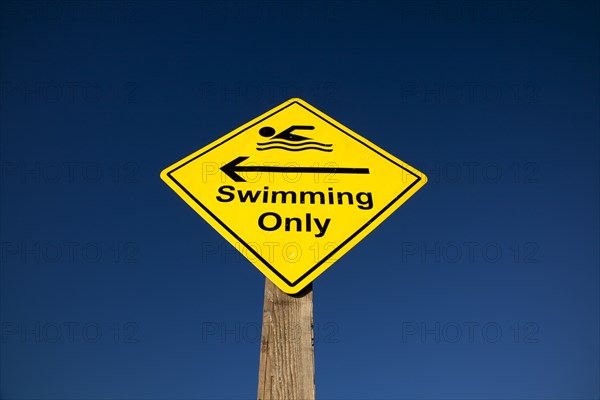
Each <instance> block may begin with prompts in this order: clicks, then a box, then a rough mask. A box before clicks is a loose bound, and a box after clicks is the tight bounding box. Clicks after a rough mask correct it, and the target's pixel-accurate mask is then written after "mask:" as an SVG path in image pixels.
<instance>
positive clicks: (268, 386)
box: [258, 279, 315, 400]
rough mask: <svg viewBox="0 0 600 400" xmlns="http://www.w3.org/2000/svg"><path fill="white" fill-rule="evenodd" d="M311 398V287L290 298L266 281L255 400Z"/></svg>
mask: <svg viewBox="0 0 600 400" xmlns="http://www.w3.org/2000/svg"><path fill="white" fill-rule="evenodd" d="M314 398H315V353H314V337H313V295H312V285H309V286H308V287H307V288H305V289H303V290H302V291H301V292H300V293H299V294H297V295H292V296H291V295H288V294H285V293H284V292H282V291H281V290H280V289H279V288H277V286H275V285H274V284H273V283H272V282H271V281H270V280H269V279H266V280H265V303H264V311H263V325H262V339H261V348H260V367H259V377H258V399H259V400H280V399H282V400H283V399H285V400H288V399H289V400H312V399H314Z"/></svg>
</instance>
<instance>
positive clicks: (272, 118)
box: [161, 99, 427, 294]
mask: <svg viewBox="0 0 600 400" xmlns="http://www.w3.org/2000/svg"><path fill="white" fill-rule="evenodd" d="M161 178H162V179H163V180H164V181H165V182H166V183H167V184H168V185H169V186H170V187H171V188H172V189H173V190H175V192H176V193H177V194H178V195H179V196H181V197H182V198H183V199H184V200H185V201H186V203H188V204H189V205H190V206H191V207H192V208H193V209H194V210H196V212H198V214H200V215H201V216H202V217H203V218H204V219H205V220H206V221H207V222H208V223H209V224H210V225H211V226H212V227H213V228H215V229H216V230H217V231H218V232H219V233H220V234H221V235H223V236H224V237H225V238H226V239H227V240H228V241H229V242H230V243H231V244H232V245H234V246H235V247H236V248H237V249H238V250H239V251H240V252H242V254H244V256H245V257H246V258H248V260H250V262H251V263H252V264H254V265H255V266H256V267H257V268H258V269H259V270H260V271H262V273H263V274H265V275H266V276H267V277H268V278H269V279H270V280H271V281H273V283H275V284H276V285H277V286H278V287H279V288H280V289H281V290H283V291H284V292H286V293H290V294H293V293H297V292H299V291H300V290H302V289H303V288H304V287H305V286H306V285H308V284H309V283H310V282H312V281H313V280H314V279H315V278H316V277H317V276H319V275H320V274H322V273H323V272H324V271H325V270H326V269H327V268H329V267H330V266H331V265H332V264H333V263H334V262H335V261H337V260H338V259H339V258H340V257H341V256H342V255H344V254H345V253H346V252H347V251H348V250H350V249H351V248H352V247H353V246H354V245H356V244H357V243H358V242H359V241H360V240H361V239H363V238H364V237H365V236H366V235H367V234H369V232H371V231H372V230H373V229H375V227H377V226H378V225H379V224H380V223H381V222H382V221H383V220H385V219H386V218H387V217H388V216H389V215H390V214H392V213H393V212H394V211H395V210H396V209H397V208H398V207H400V205H402V203H404V202H405V201H406V200H407V199H408V198H409V197H410V196H412V195H413V194H414V193H415V192H416V191H417V190H419V189H420V188H421V186H423V185H424V184H425V182H427V178H426V177H425V175H424V174H423V173H421V172H419V171H417V170H416V169H414V168H412V167H411V166H409V165H407V164H406V163H404V162H402V161H400V160H399V159H397V158H396V157H394V156H392V155H391V154H389V153H388V152H386V151H385V150H383V149H381V148H379V147H377V146H376V145H374V144H373V143H371V142H369V141H368V140H367V139H365V138H364V137H362V136H360V135H358V134H357V133H355V132H353V131H352V130H351V129H349V128H347V127H345V126H344V125H342V124H340V123H339V122H337V121H335V120H334V119H333V118H331V117H329V116H327V115H325V114H323V113H322V112H320V111H319V110H317V109H316V108H314V107H312V106H311V105H309V104H307V103H306V102H304V101H303V100H300V99H291V100H288V101H287V102H285V103H283V104H281V105H279V106H277V107H275V108H274V109H272V110H270V111H268V112H266V113H264V114H263V115H261V116H260V117H258V118H255V119H254V120H252V121H250V122H248V123H247V124H245V125H243V126H241V127H239V128H238V129H236V130H234V131H233V132H231V133H228V134H227V135H225V136H223V137H222V138H220V139H218V140H216V141H215V142H213V143H211V144H209V145H208V146H206V147H204V148H202V149H200V150H198V151H196V152H195V153H193V154H191V155H189V156H188V157H186V158H184V159H183V160H181V161H179V162H177V163H175V164H173V165H171V166H170V167H168V168H166V169H165V170H164V171H162V173H161Z"/></svg>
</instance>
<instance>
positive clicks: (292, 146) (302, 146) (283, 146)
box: [256, 140, 333, 152]
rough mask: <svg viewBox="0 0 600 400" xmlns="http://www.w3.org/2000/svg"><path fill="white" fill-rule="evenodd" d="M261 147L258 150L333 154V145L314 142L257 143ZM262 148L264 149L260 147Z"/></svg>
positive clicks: (280, 141) (282, 141) (276, 141)
mask: <svg viewBox="0 0 600 400" xmlns="http://www.w3.org/2000/svg"><path fill="white" fill-rule="evenodd" d="M257 145H258V146H259V147H257V148H256V150H260V151H263V150H274V149H280V150H286V151H304V150H319V151H325V152H331V151H333V149H331V148H330V147H331V146H332V145H331V144H325V143H319V142H314V141H308V142H302V143H294V142H289V141H286V140H272V141H270V142H264V143H257ZM260 146H262V147H260Z"/></svg>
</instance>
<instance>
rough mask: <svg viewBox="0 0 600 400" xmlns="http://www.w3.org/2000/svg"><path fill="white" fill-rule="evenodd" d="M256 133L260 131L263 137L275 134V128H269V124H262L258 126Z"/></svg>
mask: <svg viewBox="0 0 600 400" xmlns="http://www.w3.org/2000/svg"><path fill="white" fill-rule="evenodd" d="M258 133H260V136H263V137H271V136H273V135H274V134H275V129H273V128H271V127H270V126H264V127H262V128H260V130H259V131H258Z"/></svg>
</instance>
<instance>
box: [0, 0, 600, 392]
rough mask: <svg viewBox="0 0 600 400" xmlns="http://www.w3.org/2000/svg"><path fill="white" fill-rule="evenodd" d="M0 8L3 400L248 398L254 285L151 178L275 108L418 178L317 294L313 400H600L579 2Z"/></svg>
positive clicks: (583, 19)
mask: <svg viewBox="0 0 600 400" xmlns="http://www.w3.org/2000/svg"><path fill="white" fill-rule="evenodd" d="M0 12H1V14H0V81H1V86H0V89H1V90H0V160H1V164H0V167H1V169H0V182H1V185H0V194H1V197H0V205H1V207H0V217H1V218H0V239H1V240H0V242H1V243H0V262H1V269H0V272H1V276H0V289H1V296H0V299H1V304H0V312H1V315H0V320H1V323H2V325H1V326H0V333H1V338H0V349H1V353H0V393H1V396H2V398H6V399H31V398H35V399H66V398H73V399H92V398H94V399H113V398H120V399H134V398H135V399H174V398H178V399H204V398H210V399H213V398H253V397H255V396H256V388H257V375H258V357H259V346H260V330H259V328H260V324H261V318H262V301H263V289H264V277H263V275H262V274H260V273H259V272H258V271H257V270H256V269H255V268H254V267H253V266H252V265H251V264H250V263H249V262H247V261H246V260H245V259H244V258H243V257H241V256H240V255H239V254H238V253H237V252H236V250H235V249H233V247H231V246H230V245H229V244H228V243H227V242H226V241H225V240H224V239H222V238H221V237H220V236H219V235H218V234H217V233H216V232H215V231H214V230H213V229H212V228H211V227H210V226H209V225H208V224H207V223H206V222H204V221H203V220H202V219H201V218H200V217H198V216H197V215H196V214H195V212H194V211H193V210H191V209H190V208H189V207H188V206H187V205H186V204H185V203H184V202H183V201H181V199H179V198H178V197H177V196H176V195H175V194H174V193H173V192H172V191H171V190H170V189H169V188H168V187H167V186H166V185H165V184H164V183H163V182H162V181H161V180H160V178H159V172H160V171H161V170H162V169H163V168H165V167H167V166H168V165H170V164H172V163H173V162H175V161H177V160H179V159H181V158H183V157H184V156H186V155H188V154H190V153H192V152H193V151H195V150H197V149H199V148H201V147H202V146H204V145H206V144H208V143H210V142H212V141H213V140H215V139H217V138H219V137H220V136H222V135H224V134H225V133H228V132H230V131H231V130H233V129H235V128H236V127H238V126H240V125H242V124H243V123H245V122H247V121H249V120H251V119H252V118H255V117H256V116H258V115H260V114H262V113H263V112H265V111H267V110H269V109H270V108H272V107H274V106H276V105H278V104H280V103H282V102H283V101H285V100H288V99H289V98H292V97H300V98H302V99H304V100H306V101H307V102H309V103H310V104H312V105H313V106H315V107H317V108H318V109H320V110H322V111H323V112H325V113H326V114H328V115H330V116H332V117H333V118H335V119H336V120H338V121H340V122H342V123H343V124H345V125H346V126H348V127H350V128H351V129H353V130H354V131H356V132H358V133H359V134H361V135H363V136H365V137H367V138H368V139H369V140H371V141H372V142H374V143H376V144H377V145H379V146H380V147H382V148H384V149H386V150H387V151H389V152H390V153H392V154H394V155H395V156H397V157H399V158H400V159H402V160H403V161H406V162H407V163H409V164H410V165H412V166H414V167H415V168H417V169H419V170H421V171H423V172H425V173H426V174H427V175H428V177H429V182H428V184H427V185H426V186H425V187H424V188H423V189H421V190H420V191H419V192H418V193H417V194H416V195H415V196H413V197H412V198H411V199H410V200H409V201H408V202H407V203H406V204H405V205H403V206H402V207H401V208H400V209H399V210H398V211H396V213H394V214H393V215H392V216H391V217H390V218H389V219H387V220H386V221H385V222H384V223H383V224H382V225H381V226H380V227H378V228H377V229H376V230H375V231H374V232H372V233H371V234H370V235H369V236H368V237H367V238H366V239H364V240H363V241H362V242H361V243H359V244H358V245H357V246H356V247H355V248H354V249H352V250H351V251H350V252H349V253H348V254H347V255H346V256H344V258H342V259H341V260H340V261H338V262H337V263H336V264H335V265H334V266H333V267H331V268H330V269H329V270H328V271H327V272H325V273H324V274H323V275H322V276H320V277H319V278H318V279H317V280H316V281H315V283H314V314H315V328H316V331H315V338H316V344H315V352H316V353H315V360H316V388H317V397H318V398H331V399H346V398H354V399H363V398H382V399H415V398H417V399H595V398H598V396H599V395H600V393H599V382H598V376H599V375H600V370H599V365H600V359H599V340H598V339H599V333H600V330H599V315H600V313H599V311H600V310H599V294H600V292H599V285H600V278H599V273H598V272H599V271H598V266H599V259H598V243H599V229H598V228H599V213H598V204H599V203H600V199H599V192H598V188H599V185H598V182H599V168H598V167H599V147H600V146H599V126H598V124H599V121H600V119H599V109H600V107H599V89H600V87H599V85H600V81H599V73H598V71H599V67H600V65H599V51H600V47H599V38H600V25H599V17H600V7H599V5H598V3H597V2H584V1H579V2H553V1H549V2H500V1H498V2H423V3H422V2H379V3H374V2H373V3H372V2H369V3H366V2H365V3H360V2H348V3H343V2H325V3H304V2H284V3H275V2H241V3H236V2H224V3H222V2H202V3H201V2H155V1H153V2H81V3H80V2H33V1H32V2H23V3H21V2H17V1H5V2H2V4H1V5H0Z"/></svg>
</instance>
